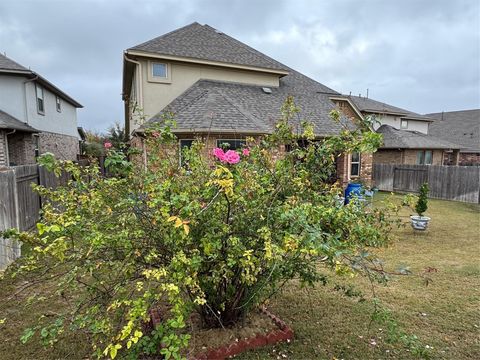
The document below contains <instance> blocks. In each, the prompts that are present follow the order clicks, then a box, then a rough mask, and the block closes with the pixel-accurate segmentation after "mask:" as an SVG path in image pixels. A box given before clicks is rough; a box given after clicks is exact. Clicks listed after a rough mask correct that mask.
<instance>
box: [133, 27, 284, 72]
mask: <svg viewBox="0 0 480 360" xmlns="http://www.w3.org/2000/svg"><path fill="white" fill-rule="evenodd" d="M128 50H139V51H146V52H151V53H155V54H162V55H170V56H180V57H187V58H194V59H201V60H209V61H217V62H222V63H228V64H237V65H246V66H254V67H260V68H266V69H271V70H285V71H287V70H288V68H287V67H286V66H285V65H283V64H281V63H279V62H278V61H276V60H274V59H272V58H270V57H268V56H267V55H265V54H262V53H261V52H259V51H257V50H255V49H253V48H251V47H250V46H248V45H245V44H244V43H242V42H240V41H238V40H236V39H234V38H232V37H230V36H228V35H226V34H224V33H222V32H220V31H218V30H216V29H214V28H212V27H211V26H209V25H201V24H199V23H197V22H194V23H192V24H190V25H187V26H184V27H182V28H179V29H177V30H174V31H172V32H169V33H167V34H164V35H162V36H159V37H156V38H154V39H152V40H149V41H147V42H144V43H142V44H139V45H136V46H134V47H132V48H130V49H128Z"/></svg>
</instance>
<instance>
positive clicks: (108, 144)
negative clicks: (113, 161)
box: [103, 142, 112, 149]
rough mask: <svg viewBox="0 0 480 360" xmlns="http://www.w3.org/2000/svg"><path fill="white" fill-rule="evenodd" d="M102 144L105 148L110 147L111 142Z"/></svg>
mask: <svg viewBox="0 0 480 360" xmlns="http://www.w3.org/2000/svg"><path fill="white" fill-rule="evenodd" d="M103 146H104V147H105V149H110V148H111V147H112V143H111V142H106V143H105V144H103Z"/></svg>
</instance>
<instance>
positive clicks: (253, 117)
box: [213, 90, 268, 130]
mask: <svg viewBox="0 0 480 360" xmlns="http://www.w3.org/2000/svg"><path fill="white" fill-rule="evenodd" d="M213 91H215V92H216V93H217V94H219V95H220V96H222V97H223V98H224V99H225V100H227V101H228V102H229V103H230V104H231V105H232V106H233V107H234V108H235V109H237V110H238V111H239V112H240V113H241V114H242V115H243V116H245V117H247V118H248V119H249V120H251V121H253V122H254V123H255V125H257V126H259V127H260V128H262V129H264V130H267V127H268V126H266V125H267V124H265V123H264V122H263V121H262V120H260V119H258V118H257V117H256V116H254V115H253V114H251V113H250V112H248V111H247V110H245V109H243V108H242V107H241V106H239V105H237V104H235V103H234V102H233V100H232V99H231V98H230V97H229V96H228V95H225V94H222V93H220V92H218V91H217V90H213Z"/></svg>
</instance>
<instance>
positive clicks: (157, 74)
mask: <svg viewBox="0 0 480 360" xmlns="http://www.w3.org/2000/svg"><path fill="white" fill-rule="evenodd" d="M152 76H153V77H154V78H162V79H166V78H167V77H168V74H167V64H164V63H152Z"/></svg>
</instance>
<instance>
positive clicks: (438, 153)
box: [403, 149, 443, 165]
mask: <svg viewBox="0 0 480 360" xmlns="http://www.w3.org/2000/svg"><path fill="white" fill-rule="evenodd" d="M418 151H420V150H416V149H406V150H405V151H404V154H403V164H411V165H415V164H416V163H417V152H418ZM432 155H433V158H432V165H443V150H433V154H432Z"/></svg>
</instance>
